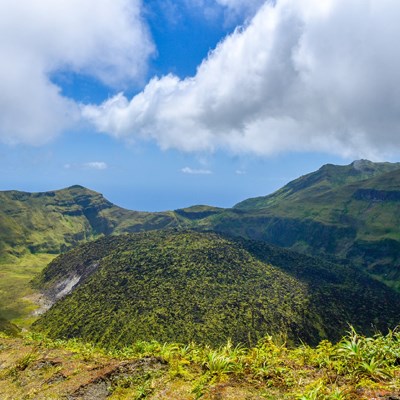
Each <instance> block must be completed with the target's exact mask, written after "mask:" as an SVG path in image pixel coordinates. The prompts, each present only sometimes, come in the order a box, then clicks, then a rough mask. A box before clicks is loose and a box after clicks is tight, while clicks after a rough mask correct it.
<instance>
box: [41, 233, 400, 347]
mask: <svg viewBox="0 0 400 400" xmlns="http://www.w3.org/2000/svg"><path fill="white" fill-rule="evenodd" d="M35 284H36V285H37V286H38V287H39V288H40V289H41V290H42V292H44V294H45V295H46V296H47V298H48V299H49V300H50V301H53V302H54V301H55V300H58V302H57V303H56V304H55V305H54V306H53V307H52V308H51V309H50V310H49V311H47V312H46V313H45V314H44V315H43V316H42V317H41V318H40V319H39V320H38V321H37V322H36V323H35V324H34V329H36V330H40V331H44V332H47V333H48V334H50V336H51V337H82V338H83V339H84V340H89V341H94V342H96V343H101V344H103V345H107V346H110V345H111V346H123V345H127V344H129V343H132V342H133V341H134V340H153V339H155V340H160V341H178V342H183V343H187V342H190V341H195V342H198V343H208V344H213V345H216V344H221V343H223V342H225V341H226V340H227V339H228V338H231V339H232V340H233V341H234V342H236V343H238V342H242V343H247V344H251V343H256V342H257V341H258V340H259V339H260V338H261V337H263V336H265V335H267V334H271V335H275V336H282V335H283V336H287V337H288V339H289V340H290V341H291V342H297V341H298V340H299V339H301V340H303V341H306V342H308V343H315V342H316V341H318V340H320V339H322V338H330V339H338V338H340V337H341V335H342V334H343V333H344V332H345V331H346V329H348V323H352V324H354V325H355V326H356V327H357V329H360V331H361V332H365V333H371V330H372V331H373V330H374V329H381V330H386V329H387V328H388V327H394V326H395V325H396V324H397V323H398V322H399V317H398V315H400V297H399V296H398V295H397V294H396V293H394V292H392V291H391V290H389V289H387V288H386V287H385V286H384V285H382V284H379V283H378V282H375V281H374V280H372V279H369V278H367V277H366V276H365V275H362V274H360V273H358V272H355V271H350V270H349V269H346V268H343V267H340V266H335V265H333V264H330V263H326V262H324V261H323V260H317V259H313V258H311V257H307V256H301V255H298V254H296V253H292V252H288V251H285V250H281V249H277V248H272V247H270V246H268V245H266V244H263V243H254V242H251V241H247V242H241V241H236V240H233V239H227V238H223V237H221V236H219V235H216V234H212V233H199V232H193V231H183V232H180V231H155V232H146V233H139V234H131V235H121V236H117V237H108V238H103V239H99V240H98V241H95V242H93V243H87V244H85V245H82V246H79V247H77V248H76V249H74V250H72V251H70V252H69V253H66V254H64V255H62V256H60V257H58V258H56V259H55V260H54V261H53V262H52V263H50V264H49V266H48V267H47V268H46V269H45V270H44V271H43V273H42V275H41V276H40V277H39V278H38V279H37V280H36V282H35ZM72 289H73V290H72ZM71 290H72V293H71V294H69V295H66V294H67V293H69V292H70V291H71ZM64 296H65V297H64Z"/></svg>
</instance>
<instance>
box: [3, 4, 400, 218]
mask: <svg viewBox="0 0 400 400" xmlns="http://www.w3.org/2000/svg"><path fill="white" fill-rule="evenodd" d="M4 3H6V2H4ZM4 3H2V4H0V20H3V21H1V22H2V23H0V26H2V28H0V31H1V30H2V32H0V33H2V34H1V35H0V37H1V38H2V39H0V52H2V54H3V57H2V59H3V60H5V62H4V63H3V64H4V65H3V66H2V67H1V68H0V84H2V87H3V88H4V89H3V91H2V93H0V155H1V157H0V171H1V176H2V178H1V179H0V190H9V189H18V190H25V191H46V190H53V189H58V188H63V187H67V186H70V185H74V184H80V185H83V186H86V187H89V188H91V189H93V190H96V191H99V192H101V193H103V194H104V195H105V197H106V198H108V199H109V200H111V201H112V202H114V203H116V204H118V205H120V206H123V207H126V208H130V209H136V210H149V211H153V210H160V211H161V210H166V209H176V208H180V207H185V206H190V205H194V204H210V205H215V206H221V207H229V206H232V205H234V204H235V203H237V202H239V201H241V200H243V199H245V198H248V197H252V196H258V195H265V194H268V193H271V192H272V191H274V190H276V189H278V188H279V187H281V186H282V185H284V184H285V183H287V182H288V181H289V180H291V179H294V178H296V177H298V176H300V175H302V174H305V173H308V172H311V171H313V170H316V169H318V168H319V167H320V166H321V165H322V164H325V163H336V164H347V163H349V162H351V161H352V160H353V159H356V158H369V159H374V160H383V159H386V160H389V161H394V160H397V158H398V154H397V153H398V151H397V148H398V145H399V144H400V143H399V142H400V138H399V136H400V135H399V126H400V124H399V122H400V121H399V115H400V113H399V112H398V111H400V110H399V108H400V101H399V98H398V95H397V92H396V90H394V88H395V87H398V85H397V84H398V83H400V82H399V81H400V77H399V72H398V71H400V68H398V67H400V65H398V64H400V57H398V50H397V45H396V41H398V39H400V28H398V24H397V22H396V20H395V15H398V13H397V14H396V11H397V12H398V11H400V5H398V4H399V3H396V2H394V1H383V2H382V1H381V2H378V1H373V0H371V1H370V2H365V1H358V0H350V1H346V2H345V1H344V0H343V1H342V0H326V1H325V2H321V1H317V0H305V1H303V2H298V1H296V0H277V1H276V2H271V1H267V2H263V1H261V0H253V1H242V0H178V1H174V2H172V1H166V0H164V1H161V0H151V1H147V2H146V3H142V2H140V1H135V0H113V1H111V0H98V1H95V0H86V1H85V2H84V3H82V2H80V1H78V0H70V1H68V2H66V1H64V0H56V1H54V0H51V1H50V0H41V1H39V2H31V1H28V0H20V1H19V2H16V5H11V4H4ZM367 3H368V4H367ZM82 4H84V7H83V6H82ZM360 17H362V18H360Z"/></svg>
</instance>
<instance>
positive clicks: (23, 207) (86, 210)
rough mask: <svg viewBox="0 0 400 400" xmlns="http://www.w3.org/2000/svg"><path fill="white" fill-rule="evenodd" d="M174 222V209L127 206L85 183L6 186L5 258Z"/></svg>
mask: <svg viewBox="0 0 400 400" xmlns="http://www.w3.org/2000/svg"><path fill="white" fill-rule="evenodd" d="M170 224H172V225H174V217H173V216H171V215H170V213H145V212H135V211H129V210H125V209H123V208H120V207H117V206H115V205H114V204H112V203H110V202H109V201H108V200H106V199H105V198H104V197H103V196H102V195H101V194H100V193H97V192H94V191H92V190H89V189H86V188H84V187H82V186H71V187H69V188H67V189H62V190H56V191H49V192H42V193H27V192H18V191H5V192H0V227H1V229H0V258H5V257H7V255H8V256H10V255H11V256H12V255H16V256H20V255H23V254H24V253H26V252H27V251H28V252H30V253H53V254H59V253H61V252H64V251H66V250H67V249H70V248H72V247H73V246H75V245H77V244H78V243H81V242H82V241H87V240H91V239H94V238H96V237H99V236H101V235H107V234H110V233H113V232H119V231H127V232H128V231H139V230H147V229H157V228H160V227H164V226H168V225H170Z"/></svg>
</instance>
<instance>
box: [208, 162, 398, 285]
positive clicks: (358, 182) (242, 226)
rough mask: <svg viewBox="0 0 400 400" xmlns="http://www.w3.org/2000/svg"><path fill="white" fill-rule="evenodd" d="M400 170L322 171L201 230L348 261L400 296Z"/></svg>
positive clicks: (364, 165) (386, 166)
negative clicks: (210, 230) (394, 290)
mask: <svg viewBox="0 0 400 400" xmlns="http://www.w3.org/2000/svg"><path fill="white" fill-rule="evenodd" d="M399 188H400V164H399V163H396V164H391V163H372V162H370V161H365V160H361V161H355V162H354V163H352V164H350V165H346V166H336V165H329V164H328V165H325V166H323V167H321V168H320V169H319V170H318V171H316V172H313V173H311V174H308V175H305V176H302V177H300V178H298V179H296V180H294V181H293V182H290V183H288V184H287V185H286V186H284V187H283V188H282V189H280V190H278V191H277V192H275V193H273V194H271V195H269V196H265V197H258V198H255V199H248V200H245V201H243V202H241V203H239V204H237V205H236V206H235V207H234V208H233V209H231V210H226V211H225V212H223V213H220V214H219V215H215V216H211V217H209V218H208V219H207V221H205V220H204V221H202V225H203V226H205V227H207V228H208V229H212V230H215V231H220V232H226V233H229V234H234V235H238V236H242V237H245V238H250V239H257V240H263V241H266V242H268V243H273V244H276V245H278V246H282V247H286V248H291V249H293V250H296V251H300V252H303V253H307V254H312V255H319V256H321V257H331V258H332V257H334V258H335V259H338V260H341V261H343V260H347V261H350V262H352V263H354V264H355V265H357V266H359V267H361V268H362V269H364V270H365V271H367V272H368V273H369V274H371V275H372V276H374V277H376V278H378V279H380V280H382V281H383V282H385V283H386V284H388V285H391V286H393V287H395V288H397V289H400V270H399V269H398V268H397V267H396V266H398V265H399V264H400V230H399V226H400V189H399Z"/></svg>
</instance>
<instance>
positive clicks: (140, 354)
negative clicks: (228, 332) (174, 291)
mask: <svg viewBox="0 0 400 400" xmlns="http://www.w3.org/2000/svg"><path fill="white" fill-rule="evenodd" d="M399 357H400V333H399V332H396V331H391V332H389V333H388V334H387V335H382V334H376V335H375V336H374V337H364V336H361V335H359V334H358V333H357V332H356V331H355V330H354V329H353V328H350V329H349V332H348V334H347V335H346V336H345V337H343V338H342V339H341V340H340V341H339V342H338V343H336V344H332V343H331V342H328V341H322V342H321V343H320V344H319V345H318V346H317V347H310V346H306V345H301V346H298V347H295V348H292V347H288V346H287V345H286V344H285V343H284V342H281V341H276V340H274V338H272V337H270V336H267V337H265V338H263V339H262V340H260V341H259V342H258V344H257V345H256V346H253V347H250V348H244V347H242V346H236V347H235V346H233V345H232V343H231V342H230V341H228V342H227V343H226V344H225V345H223V346H220V347H217V348H212V347H210V346H200V345H196V344H194V343H191V344H187V345H180V344H175V343H164V344H162V343H158V342H156V341H153V342H136V343H134V344H133V345H131V346H128V347H126V348H124V349H118V350H113V349H108V350H106V349H103V348H100V347H96V346H94V345H92V344H85V343H83V342H80V341H79V340H76V339H74V340H68V341H63V340H51V339H48V338H46V337H45V336H42V335H38V334H25V336H24V337H23V338H7V337H6V336H5V335H2V336H0V364H1V365H2V369H1V371H0V397H1V398H5V399H20V398H26V399H31V398H36V397H35V396H37V394H38V393H40V395H41V396H42V397H41V398H48V399H50V398H51V399H61V398H65V397H66V396H67V397H68V396H71V395H75V396H76V395H77V394H79V395H81V396H82V395H83V394H84V393H85V391H86V390H89V389H90V390H91V391H92V393H93V392H95V391H96V390H97V392H98V393H100V392H101V390H103V392H101V393H103V395H107V396H109V397H107V398H110V399H171V398H173V399H176V400H186V399H187V400H189V399H204V400H207V399H210V400H211V399H227V400H229V399H231V400H239V399H271V400H272V399H274V400H279V399H281V400H289V399H293V400H366V399H372V398H390V395H395V394H396V393H398V391H399V389H400V365H399V362H398V360H399ZM96 385H97V386H96ZM98 396H99V397H98V398H103V397H101V396H100V394H99V395H98ZM385 396H386V397H385ZM104 398H105V397H104Z"/></svg>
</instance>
